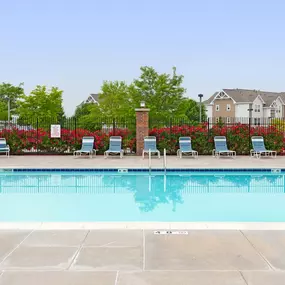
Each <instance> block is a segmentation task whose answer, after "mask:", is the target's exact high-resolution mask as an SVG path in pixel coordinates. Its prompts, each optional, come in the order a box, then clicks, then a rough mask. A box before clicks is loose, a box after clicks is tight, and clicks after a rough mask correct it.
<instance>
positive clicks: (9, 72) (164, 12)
mask: <svg viewBox="0 0 285 285" xmlns="http://www.w3.org/2000/svg"><path fill="white" fill-rule="evenodd" d="M284 11H285V1H283V0H271V1H269V0H266V1H265V0H259V1H257V0H175V1H174V0H172V1H170V0H140V1H138V0H100V1H99V0H80V1H78V0H77V1H74V0H69V1H65V0H48V1H38V0H33V1H32V0H25V1H23V0H9V1H7V0H0V32H1V33H0V82H10V83H12V84H19V83H20V82H24V86H25V91H26V93H27V94H29V92H30V91H31V90H32V89H33V88H35V86H36V85H47V86H57V87H59V88H60V89H62V90H64V93H63V99H64V108H65V111H66V113H67V115H72V114H73V112H74V109H75V107H76V106H77V105H78V104H79V103H80V102H81V101H82V100H84V99H86V98H87V97H88V95H89V94H90V93H98V92H100V87H101V86H102V82H103V81H104V80H122V81H126V82H127V83H131V82H132V80H133V79H134V78H137V77H138V76H139V75H140V67H141V66H146V65H147V66H152V67H154V68H155V69H156V70H157V71H158V72H161V73H171V71H172V67H173V66H176V68H177V73H178V74H182V75H184V83H183V85H184V87H185V88H186V89H187V93H186V96H188V97H191V98H194V99H197V98H198V97H197V94H199V93H202V94H204V98H205V99H207V98H208V97H210V96H211V95H212V94H213V93H214V92H215V91H219V90H221V89H223V88H245V89H246V88H247V89H257V90H265V91H285V80H284V67H285V32H284V28H285V17H284ZM282 35H283V36H282Z"/></svg>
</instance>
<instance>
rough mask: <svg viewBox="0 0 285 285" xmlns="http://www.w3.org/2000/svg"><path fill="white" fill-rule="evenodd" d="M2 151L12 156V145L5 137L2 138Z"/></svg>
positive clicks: (0, 145) (0, 149) (0, 151)
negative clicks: (10, 145)
mask: <svg viewBox="0 0 285 285" xmlns="http://www.w3.org/2000/svg"><path fill="white" fill-rule="evenodd" d="M0 153H5V154H6V155H7V156H8V157H9V156H10V147H9V145H8V144H7V142H6V139H5V138H0Z"/></svg>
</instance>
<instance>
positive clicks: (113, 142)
mask: <svg viewBox="0 0 285 285" xmlns="http://www.w3.org/2000/svg"><path fill="white" fill-rule="evenodd" d="M116 154H119V155H120V158H123V155H124V151H123V150H122V137H120V136H112V137H110V145H109V149H108V150H106V151H105V152H104V157H105V158H107V157H108V156H109V155H116Z"/></svg>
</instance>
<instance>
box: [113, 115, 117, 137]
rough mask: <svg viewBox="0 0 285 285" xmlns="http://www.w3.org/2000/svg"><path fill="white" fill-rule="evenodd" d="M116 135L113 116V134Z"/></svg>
mask: <svg viewBox="0 0 285 285" xmlns="http://www.w3.org/2000/svg"><path fill="white" fill-rule="evenodd" d="M115 135H116V120H115V118H113V136H115Z"/></svg>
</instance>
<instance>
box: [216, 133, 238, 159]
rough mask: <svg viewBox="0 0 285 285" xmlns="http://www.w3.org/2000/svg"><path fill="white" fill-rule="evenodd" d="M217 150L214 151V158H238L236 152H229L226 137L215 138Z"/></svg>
mask: <svg viewBox="0 0 285 285" xmlns="http://www.w3.org/2000/svg"><path fill="white" fill-rule="evenodd" d="M214 143H215V149H213V151H212V154H213V156H215V157H217V158H220V157H221V156H226V157H232V158H235V157H236V152H235V151H234V150H229V149H228V146H227V139H226V137H224V136H216V137H214Z"/></svg>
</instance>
